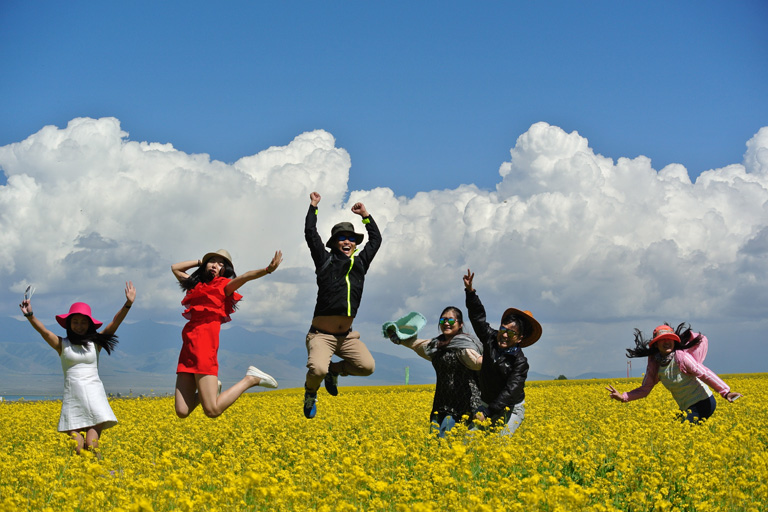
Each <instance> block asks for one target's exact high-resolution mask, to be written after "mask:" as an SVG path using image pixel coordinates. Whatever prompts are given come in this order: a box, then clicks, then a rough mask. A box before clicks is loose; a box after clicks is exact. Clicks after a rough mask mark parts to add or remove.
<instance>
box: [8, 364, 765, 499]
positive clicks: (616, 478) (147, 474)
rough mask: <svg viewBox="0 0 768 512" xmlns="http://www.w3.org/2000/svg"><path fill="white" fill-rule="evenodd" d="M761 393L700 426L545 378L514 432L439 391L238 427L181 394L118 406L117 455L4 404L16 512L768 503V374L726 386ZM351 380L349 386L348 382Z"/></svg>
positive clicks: (279, 410)
mask: <svg viewBox="0 0 768 512" xmlns="http://www.w3.org/2000/svg"><path fill="white" fill-rule="evenodd" d="M725 380H726V382H728V383H729V384H730V385H731V386H732V387H733V389H735V390H737V391H739V392H741V393H744V395H745V397H744V398H742V399H741V400H739V401H737V402H736V403H734V404H728V403H727V402H725V401H724V400H722V399H721V398H719V397H718V399H717V402H718V408H717V411H716V412H715V414H714V416H713V417H712V418H711V420H710V421H709V422H707V423H706V424H704V425H700V426H691V425H689V424H681V423H678V422H676V421H675V419H674V417H675V412H676V407H675V404H674V402H673V400H672V398H671V395H670V394H669V393H668V392H667V391H666V390H664V389H663V387H662V386H661V385H659V386H657V389H656V390H654V392H653V393H651V395H650V396H649V397H648V398H647V399H646V400H640V401H637V402H633V403H629V404H621V403H618V402H615V401H611V400H610V399H609V398H608V397H607V396H606V395H607V394H606V392H605V391H604V389H603V388H604V387H605V385H606V384H608V383H613V384H614V385H616V386H617V387H618V388H619V389H621V390H627V389H630V388H631V387H634V386H636V385H637V384H638V383H639V379H629V380H624V379H621V380H618V381H601V380H591V381H553V382H529V383H528V385H527V387H526V391H527V397H526V418H525V421H524V422H523V425H522V426H521V427H520V429H519V430H518V432H517V433H516V434H515V436H514V437H512V438H508V439H504V438H500V437H498V436H495V435H488V434H480V435H470V434H467V432H466V429H463V428H457V429H455V431H454V432H453V434H452V435H451V436H450V437H449V438H447V439H445V440H437V439H435V438H433V437H431V436H430V435H429V428H428V421H427V417H428V415H429V408H430V406H431V403H432V393H433V387H432V386H408V387H405V386H397V387H378V388H376V387H359V388H344V387H341V388H340V394H339V396H338V397H335V398H334V397H330V396H328V395H327V394H324V392H323V391H322V390H321V392H320V395H319V396H320V400H319V403H318V406H319V412H318V415H317V418H315V419H314V420H311V421H310V420H306V419H305V418H304V417H303V415H302V412H301V404H302V393H303V390H299V389H289V390H277V391H268V392H260V393H253V394H247V395H244V396H243V397H242V398H241V399H240V400H238V402H237V403H236V404H235V405H234V406H233V407H232V408H230V409H229V410H228V411H227V412H226V413H225V414H224V415H223V416H222V417H220V418H218V419H215V420H211V419H208V418H206V417H205V416H204V415H203V414H202V411H200V410H197V411H195V413H194V414H193V415H192V416H191V417H190V418H188V419H186V420H180V419H177V418H176V416H175V415H174V412H173V401H172V399H171V398H158V399H129V400H113V401H112V407H113V409H114V411H115V414H116V415H117V418H118V420H119V421H120V423H119V424H118V425H117V426H116V427H114V428H112V429H109V430H107V431H105V432H104V435H103V436H102V440H101V446H100V452H101V455H102V459H101V460H97V459H96V458H95V457H93V456H92V455H91V454H90V453H88V452H86V454H85V455H83V456H77V455H73V450H72V444H71V441H68V440H67V439H66V437H65V436H64V435H63V434H59V433H57V432H56V422H57V420H58V414H59V407H60V402H32V403H2V404H0V509H1V510H50V511H68V510H83V511H91V510H93V511H96V510H98V511H103V510H110V509H114V510H126V511H128V510H142V511H149V510H154V511H164V510H196V511H197V510H221V511H224V510H240V509H242V510H270V511H271V510H304V509H317V510H321V511H344V510H396V511H404V510H414V511H432V510H435V511H436V510H451V509H466V510H479V511H486V510H487V511H491V510H493V511H497V510H511V511H532V510H548V511H572V510H594V511H609V510H628V511H641V510H643V511H645V510H662V511H693V510H695V511H701V512H705V511H712V510H746V511H754V512H759V511H764V510H768V487H767V484H766V475H768V449H767V448H768V446H766V445H767V444H768V428H767V427H766V425H768V412H767V411H766V407H765V404H766V399H765V397H766V391H765V390H766V388H768V374H757V375H729V376H725ZM342 385H343V380H342Z"/></svg>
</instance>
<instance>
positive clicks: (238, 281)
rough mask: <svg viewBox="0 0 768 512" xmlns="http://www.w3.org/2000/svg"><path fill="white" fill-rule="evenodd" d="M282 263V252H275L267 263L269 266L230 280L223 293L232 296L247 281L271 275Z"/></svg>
mask: <svg viewBox="0 0 768 512" xmlns="http://www.w3.org/2000/svg"><path fill="white" fill-rule="evenodd" d="M282 261H283V252H282V251H275V256H274V257H273V258H272V261H270V262H269V265H267V266H266V267H265V268H262V269H260V270H249V271H248V272H246V273H244V274H241V275H239V276H237V277H236V278H234V279H232V280H231V281H230V282H229V283H227V286H225V287H224V293H226V294H227V295H232V294H233V293H235V291H237V289H238V288H240V287H241V286H243V285H244V284H245V283H247V282H248V281H253V280H254V279H258V278H260V277H264V276H265V275H267V274H271V273H272V272H274V271H275V270H277V267H279V266H280V262H282Z"/></svg>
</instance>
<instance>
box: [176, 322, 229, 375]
mask: <svg viewBox="0 0 768 512" xmlns="http://www.w3.org/2000/svg"><path fill="white" fill-rule="evenodd" d="M220 331H221V318H220V317H218V316H215V317H213V315H211V316H209V317H208V318H205V319H200V320H197V319H195V320H192V321H190V322H187V325H185V326H184V329H183V330H182V331H181V339H182V340H183V342H184V344H183V345H182V347H181V354H179V365H178V366H177V367H176V373H199V374H203V375H218V374H219V359H218V353H219V332H220Z"/></svg>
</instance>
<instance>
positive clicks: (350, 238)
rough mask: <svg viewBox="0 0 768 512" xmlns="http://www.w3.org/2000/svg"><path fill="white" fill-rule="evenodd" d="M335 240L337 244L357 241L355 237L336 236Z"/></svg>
mask: <svg viewBox="0 0 768 512" xmlns="http://www.w3.org/2000/svg"><path fill="white" fill-rule="evenodd" d="M336 240H338V241H339V242H344V241H346V240H349V241H350V242H355V241H356V240H357V237H356V236H355V235H338V236H337V237H336Z"/></svg>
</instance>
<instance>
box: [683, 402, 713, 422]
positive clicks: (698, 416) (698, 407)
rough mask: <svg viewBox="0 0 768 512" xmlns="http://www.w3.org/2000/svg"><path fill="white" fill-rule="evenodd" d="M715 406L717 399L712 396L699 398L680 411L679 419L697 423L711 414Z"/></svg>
mask: <svg viewBox="0 0 768 512" xmlns="http://www.w3.org/2000/svg"><path fill="white" fill-rule="evenodd" d="M715 407H717V401H716V400H715V397H714V396H710V397H709V398H705V399H704V400H699V401H698V402H696V403H695V404H693V405H692V406H690V407H689V408H688V410H686V411H680V420H681V421H688V422H690V423H698V422H699V421H701V420H705V419H707V418H709V417H710V416H712V413H714V412H715Z"/></svg>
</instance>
